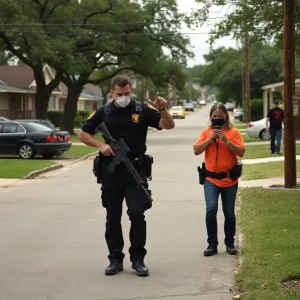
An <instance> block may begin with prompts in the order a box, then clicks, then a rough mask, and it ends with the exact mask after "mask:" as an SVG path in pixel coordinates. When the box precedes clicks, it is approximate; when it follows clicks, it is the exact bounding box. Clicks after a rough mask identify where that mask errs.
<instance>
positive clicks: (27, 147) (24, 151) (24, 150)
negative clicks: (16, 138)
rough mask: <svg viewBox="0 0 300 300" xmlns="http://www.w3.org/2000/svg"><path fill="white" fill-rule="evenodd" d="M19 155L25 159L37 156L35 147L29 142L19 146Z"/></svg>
mask: <svg viewBox="0 0 300 300" xmlns="http://www.w3.org/2000/svg"><path fill="white" fill-rule="evenodd" d="M19 156H20V157H21V158H23V159H31V158H34V156H35V151H34V148H33V146H32V145H31V144H29V143H24V144H21V145H20V147H19Z"/></svg>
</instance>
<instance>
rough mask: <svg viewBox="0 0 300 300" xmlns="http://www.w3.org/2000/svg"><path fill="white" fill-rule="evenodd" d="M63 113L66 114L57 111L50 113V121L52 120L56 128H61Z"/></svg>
mask: <svg viewBox="0 0 300 300" xmlns="http://www.w3.org/2000/svg"><path fill="white" fill-rule="evenodd" d="M63 113H64V112H63V111H62V110H57V111H52V110H50V111H48V120H50V121H51V123H52V124H54V126H55V127H59V126H60V123H61V118H62V115H63Z"/></svg>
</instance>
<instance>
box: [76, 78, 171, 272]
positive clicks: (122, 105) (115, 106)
mask: <svg viewBox="0 0 300 300" xmlns="http://www.w3.org/2000/svg"><path fill="white" fill-rule="evenodd" d="M110 93H111V95H112V97H113V101H112V102H110V103H108V104H106V105H105V106H103V107H101V108H98V109H97V110H96V111H94V112H93V113H92V114H91V115H90V117H89V118H88V119H87V121H86V123H85V124H84V125H83V126H82V128H81V131H80V133H79V135H78V137H79V139H80V140H81V141H82V142H83V143H85V144H86V145H88V146H93V147H97V148H98V149H99V150H100V157H101V175H102V186H101V190H102V195H101V196H102V205H103V207H105V208H106V232H105V238H106V243H107V246H108V249H109V255H108V259H109V261H110V264H109V266H108V267H107V268H106V269H105V274H106V275H115V274H117V273H118V272H120V271H122V270H123V259H124V256H125V255H124V253H123V247H124V240H123V234H122V226H121V217H122V203H123V200H124V198H125V199H126V204H127V208H128V210H127V214H128V216H129V219H130V221H131V227H130V243H131V246H130V248H129V254H130V261H131V262H132V268H133V269H134V270H135V271H136V273H137V275H138V276H148V275H149V271H148V268H147V267H146V266H145V263H144V257H145V256H146V253H147V251H146V249H145V244H146V221H145V216H144V212H145V208H144V207H143V206H142V205H141V203H143V202H144V201H142V200H144V199H143V197H145V196H144V194H142V193H141V190H140V189H137V188H136V186H135V185H134V183H133V182H132V181H131V178H130V176H129V175H128V173H127V171H126V169H125V168H124V167H123V166H122V164H120V165H119V166H118V167H117V168H116V169H115V171H114V172H113V173H109V172H108V165H109V163H110V162H111V160H112V159H113V156H114V153H113V151H112V149H111V148H110V146H109V145H108V144H106V143H103V142H101V141H99V140H97V139H95V138H94V137H93V135H95V129H96V128H97V127H98V126H99V125H100V124H101V123H102V122H105V124H106V126H107V128H108V129H109V131H110V133H111V135H112V137H113V138H115V139H116V140H119V139H121V138H123V139H124V141H125V143H126V144H127V145H128V147H129V149H130V150H131V152H130V155H129V158H130V159H132V161H133V163H135V167H136V168H137V170H138V172H139V174H140V175H141V177H142V178H143V179H145V184H146V187H148V184H147V178H146V176H145V170H143V167H142V166H141V165H139V164H138V163H136V161H139V159H140V158H142V157H143V156H144V155H145V152H146V138H147V131H148V127H153V128H156V129H158V130H161V129H172V128H174V126H175V124H174V121H173V118H172V116H171V115H170V114H169V113H168V111H167V107H166V106H167V101H166V100H165V99H164V98H162V97H160V96H159V94H158V93H157V94H156V99H155V101H154V102H153V101H151V100H150V99H149V103H150V104H151V106H149V105H146V104H142V103H140V102H137V101H134V100H132V98H131V95H132V86H131V81H130V79H129V78H128V77H127V76H124V75H118V76H116V77H114V78H113V79H112V81H111V91H110Z"/></svg>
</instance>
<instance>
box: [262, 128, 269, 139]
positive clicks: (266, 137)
mask: <svg viewBox="0 0 300 300" xmlns="http://www.w3.org/2000/svg"><path fill="white" fill-rule="evenodd" d="M260 138H261V139H262V140H264V141H268V140H269V139H270V133H269V132H268V131H267V130H266V129H263V130H262V131H261V133H260Z"/></svg>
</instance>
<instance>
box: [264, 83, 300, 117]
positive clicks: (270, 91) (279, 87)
mask: <svg viewBox="0 0 300 300" xmlns="http://www.w3.org/2000/svg"><path fill="white" fill-rule="evenodd" d="M262 90H263V91H264V118H265V117H266V116H267V113H268V111H269V109H271V108H272V107H273V100H274V93H281V94H282V95H283V91H284V82H283V81H282V82H277V83H272V84H268V85H265V86H263V87H262ZM295 96H300V78H298V79H296V80H295Z"/></svg>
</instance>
